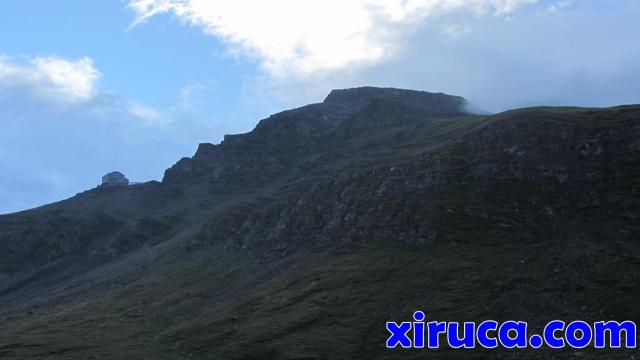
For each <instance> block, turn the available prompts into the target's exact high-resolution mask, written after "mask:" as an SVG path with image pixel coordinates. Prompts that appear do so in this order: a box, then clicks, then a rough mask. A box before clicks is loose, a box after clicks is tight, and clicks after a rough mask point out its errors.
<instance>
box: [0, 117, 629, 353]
mask: <svg viewBox="0 0 640 360" xmlns="http://www.w3.org/2000/svg"><path fill="white" fill-rule="evenodd" d="M638 112H639V110H638V108H625V109H623V110H620V109H612V110H602V111H596V110H593V111H590V110H578V109H529V110H522V111H518V112H512V113H506V114H501V115H498V116H495V117H490V118H464V119H457V120H447V121H433V122H430V123H428V124H425V125H423V126H421V127H418V128H411V129H407V128H404V129H398V130H397V131H396V132H381V133H370V134H368V135H367V136H366V137H365V138H362V139H356V140H354V142H353V145H352V146H353V147H352V148H351V150H348V151H339V150H336V151H334V152H332V153H329V154H327V155H325V156H324V157H323V156H321V157H314V158H309V159H308V160H307V161H306V162H303V163H301V164H299V167H298V170H296V171H297V172H296V173H293V174H292V175H291V177H290V178H289V179H288V180H281V181H280V182H277V183H273V184H271V185H270V186H268V187H266V188H264V189H263V190H262V193H261V194H256V195H251V196H245V197H244V198H242V199H241V200H238V199H229V200H220V203H219V205H217V206H216V207H214V208H211V207H210V208H207V209H205V210H203V212H204V213H209V211H210V214H213V216H212V218H211V220H208V219H209V217H208V216H207V217H206V218H203V219H205V220H202V221H207V223H208V225H206V226H205V227H204V228H203V229H202V230H197V231H196V230H194V228H199V226H186V225H185V226H184V227H182V228H181V229H185V230H183V231H190V232H179V233H177V234H173V238H172V239H169V240H166V241H165V242H163V243H162V244H159V245H157V246H156V247H154V249H156V248H158V249H156V250H154V252H152V256H151V255H147V256H148V258H147V257H144V256H141V255H139V254H137V253H133V255H130V257H129V258H130V259H131V260H130V261H131V262H133V263H136V264H140V263H142V264H143V265H139V268H138V270H136V271H133V272H128V271H126V269H130V267H128V266H125V265H122V266H119V267H117V269H116V270H119V271H115V270H114V271H113V272H107V273H109V274H113V273H116V274H117V276H111V275H110V276H107V277H106V278H104V277H100V276H98V275H95V276H92V275H88V279H89V280H90V281H94V282H95V283H96V284H97V285H96V286H94V287H91V288H89V290H86V289H84V288H83V291H78V292H76V293H74V296H72V297H67V298H64V300H58V301H52V302H49V303H46V304H42V305H39V306H38V307H37V308H33V307H32V306H29V307H28V308H23V309H20V310H18V311H13V310H12V311H11V312H10V313H7V314H5V315H4V318H3V319H0V355H3V356H4V357H6V358H27V357H29V358H37V357H41V358H56V357H57V358H78V359H87V358H96V359H105V358H149V359H162V358H167V359H174V358H203V359H243V358H244V359H261V358H262V359H305V358H307V359H345V358H353V359H371V358H394V357H398V358H405V357H409V358H411V357H415V358H418V357H424V356H427V355H426V354H424V353H422V352H420V351H411V352H400V353H394V352H389V351H387V350H385V349H383V344H384V340H385V338H386V333H385V331H384V322H385V321H388V320H395V321H400V320H405V319H408V317H409V315H410V313H411V312H412V311H413V310H415V309H422V310H424V311H425V312H427V316H428V318H429V319H439V320H459V321H465V320H466V321H470V320H484V319H489V318H492V319H495V320H505V319H510V318H516V319H523V320H528V321H529V322H530V326H533V327H534V328H535V327H536V326H540V325H541V324H543V322H544V321H547V320H551V319H556V318H560V319H567V320H572V319H584V320H599V319H618V320H623V319H631V320H636V321H639V320H640V308H639V307H638V306H637V298H638V290H637V286H636V285H637V281H638V277H637V273H638V270H639V265H640V257H639V255H640V254H639V253H638V251H640V250H638V246H637V245H638V243H637V242H638V240H639V239H640V236H639V232H638V225H637V216H638V211H639V207H638V204H639V202H638V193H637V192H636V190H634V189H638V188H639V184H638V180H637V179H638V177H637V175H639V174H638V157H637V151H638V150H640V149H633V148H632V147H633V146H634V145H633V140H632V139H630V138H629V137H630V136H631V134H630V132H629V131H628V130H629V129H631V128H633V126H636V127H637V124H638V121H639V120H638V119H640V116H638ZM558 124H561V125H562V126H560V130H562V129H565V127H566V128H567V129H573V130H571V131H570V132H569V133H568V134H569V135H567V136H569V138H568V139H566V142H567V144H565V145H566V146H564V145H563V146H559V147H558V148H554V147H553V146H555V145H554V144H556V143H557V142H558V141H559V140H558V139H553V138H549V136H553V135H554V134H558V133H561V131H557V130H558V129H556V128H553V126H556V125H558ZM629 124H631V127H628V126H629ZM603 129H605V130H606V132H607V134H611V136H610V137H609V138H608V139H607V141H606V143H607V144H608V145H606V146H605V148H606V149H608V150H609V151H610V153H609V154H608V155H607V156H605V155H602V156H601V155H596V154H595V153H593V154H590V153H589V151H592V150H587V152H586V155H582V152H581V150H582V148H581V147H580V146H581V145H582V142H583V140H584V141H586V143H587V144H589V141H590V140H593V139H596V140H597V138H598V136H599V134H601V133H602V131H603ZM547 131H549V132H550V133H549V134H546V133H545V132H547ZM616 132H617V133H616ZM506 134H511V136H512V138H510V139H508V141H507V143H505V144H500V143H499V140H500V139H504V138H505V136H506ZM513 144H518V145H519V146H520V149H516V150H513V151H511V149H512V146H511V145H513ZM503 145H504V146H503ZM507 145H509V146H507ZM492 146H493V147H492ZM545 146H551V149H555V150H556V151H555V152H554V153H546V154H543V155H541V156H540V157H539V156H538V154H537V153H535V152H534V153H531V151H532V150H533V149H535V148H537V147H545ZM593 146H595V145H593ZM594 148H595V147H594ZM353 149H357V151H353ZM501 149H502V150H507V151H502V150H501ZM497 150H500V151H497ZM546 150H547V149H545V151H546ZM574 150H575V151H574ZM634 150H635V151H636V153H635V154H634ZM518 151H524V152H525V153H526V152H527V151H528V152H529V155H524V156H523V157H519V156H518V155H517V154H518ZM594 151H595V150H594ZM583 152H584V151H583ZM565 156H566V158H565ZM478 164H490V165H491V166H488V165H487V166H481V167H478V166H477V165H478ZM496 164H502V165H505V166H504V167H503V168H500V167H497V165H496ZM540 164H546V165H547V166H549V167H550V168H551V170H549V169H546V170H545V169H540ZM558 164H560V165H562V166H564V167H566V169H565V170H563V171H566V172H567V173H569V174H578V175H583V173H584V171H586V170H588V172H591V173H594V174H604V175H602V176H600V177H599V176H597V175H594V178H593V179H591V178H585V177H581V176H576V177H575V178H569V180H567V181H565V182H562V181H560V180H559V179H563V178H564V177H563V176H564V175H563V174H564V173H561V174H560V175H558V172H557V171H558V168H554V166H556V165H558ZM558 166H559V165H558ZM392 169H393V170H392ZM531 169H534V170H536V172H530V173H529V172H527V171H529V170H531ZM585 169H586V170H585ZM442 174H444V175H442ZM558 176H560V177H558ZM427 178H428V179H427ZM434 179H436V180H434ZM437 179H441V180H437ZM442 179H444V180H442ZM427 183H429V184H431V185H429V186H425V185H424V184H427ZM420 184H421V185H420ZM605 192H606V193H605ZM301 199H303V200H305V201H306V203H303V204H302V205H296V204H298V203H299V202H300V200H301ZM334 200H335V201H334ZM207 201H212V200H207ZM306 204H308V205H306ZM296 206H297V207H296ZM187 207H188V206H187ZM317 207H321V208H322V210H318V211H317V212H315V210H314V209H315V208H317ZM204 208H206V207H204ZM208 209H211V210H208ZM287 209H289V212H288V211H287ZM291 209H294V210H293V214H291V213H290V212H291V211H292V210H291ZM188 211H194V210H188ZM256 213H257V214H258V215H256ZM335 214H339V215H341V216H339V218H340V219H343V220H340V221H343V223H339V224H337V225H336V224H335V223H334V222H332V221H333V220H335V219H333V218H332V216H333V215H335ZM344 219H353V220H349V221H347V220H344ZM237 224H240V225H237ZM242 224H244V226H245V227H250V228H251V229H250V230H252V231H253V233H251V232H249V233H247V232H246V231H247V230H246V229H245V230H243V229H242ZM310 224H311V225H316V226H317V227H315V228H314V227H310ZM280 226H284V229H280V230H279V228H280ZM408 228H411V229H413V230H412V231H411V232H405V231H404V230H403V229H408ZM222 229H225V230H227V231H230V230H229V229H232V230H234V231H232V232H230V233H226V232H222V233H220V230H222ZM398 229H399V230H398ZM318 234H321V236H319V235H318ZM282 243H284V244H285V245H286V246H282ZM145 251H147V252H150V251H151V250H148V249H147V250H145ZM120 261H122V262H125V260H120ZM98 271H99V270H94V272H95V273H97V272H98ZM69 284H70V283H68V282H63V283H62V284H56V285H55V286H56V287H60V286H69ZM578 353H580V354H582V356H583V357H585V356H594V357H596V356H598V355H602V354H603V353H596V354H593V353H591V352H589V351H567V352H562V353H557V352H553V353H551V352H549V351H544V350H541V351H534V352H525V353H522V352H518V353H511V352H505V351H501V352H487V353H481V354H475V353H472V352H467V351H461V352H460V351H458V352H454V353H453V354H451V353H448V352H447V351H446V350H442V351H439V352H437V353H436V354H435V355H436V356H437V357H442V358H451V357H452V356H453V355H455V357H460V358H478V357H482V356H485V357H487V358H495V357H503V358H522V357H528V358H539V357H550V356H553V357H554V358H564V357H567V358H573V357H575V356H576V354H578ZM629 354H630V353H628V352H614V353H611V354H610V357H611V358H628V357H629Z"/></svg>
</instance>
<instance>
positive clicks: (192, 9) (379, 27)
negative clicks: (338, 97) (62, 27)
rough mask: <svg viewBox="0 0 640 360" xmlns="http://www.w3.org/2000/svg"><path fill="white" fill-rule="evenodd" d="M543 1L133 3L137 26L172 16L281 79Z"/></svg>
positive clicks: (371, 59) (367, 60)
mask: <svg viewBox="0 0 640 360" xmlns="http://www.w3.org/2000/svg"><path fill="white" fill-rule="evenodd" d="M537 1H538V0H350V1H343V0H315V1H300V0H273V1H249V0H245V1H241V0H218V1H209V0H130V1H129V7H130V9H132V10H133V11H134V13H135V14H136V19H135V20H134V22H133V23H132V26H135V25H137V24H140V23H142V22H144V21H146V20H147V19H148V18H150V17H152V16H155V15H158V14H162V13H171V14H174V15H175V16H177V17H178V18H180V19H182V20H184V21H186V22H187V23H188V24H190V25H193V26H197V27H200V28H202V29H203V31H204V32H206V33H207V34H210V35H213V36H216V37H218V38H220V39H222V40H223V41H224V42H226V43H227V45H228V46H229V49H230V50H231V51H233V52H241V53H243V54H249V55H250V56H253V57H255V58H257V59H258V60H259V61H260V62H261V64H262V65H263V66H264V68H265V69H266V70H267V71H268V72H269V74H271V75H274V76H276V77H287V76H291V75H309V74H317V73H318V72H324V73H326V72H332V71H336V70H341V69H345V68H349V67H353V66H363V65H373V64H377V63H380V62H382V61H384V60H387V59H389V58H392V57H394V55H395V54H397V52H398V51H399V50H400V49H401V47H402V42H403V40H404V39H405V38H407V37H408V36H410V35H411V34H412V33H413V32H414V31H415V30H417V29H418V28H419V27H420V26H421V25H422V24H423V23H424V22H425V20H427V19H431V18H435V17H439V16H443V15H447V14H451V13H455V12H467V13H472V14H474V15H477V16H483V15H487V14H494V15H497V16H502V15H508V14H510V13H512V12H514V11H515V10H517V9H518V8H520V7H522V6H524V5H527V4H532V3H536V2H537Z"/></svg>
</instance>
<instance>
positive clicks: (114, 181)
mask: <svg viewBox="0 0 640 360" xmlns="http://www.w3.org/2000/svg"><path fill="white" fill-rule="evenodd" d="M117 185H129V179H127V177H126V176H124V174H123V173H121V172H119V171H113V172H110V173H108V174H106V175H105V176H103V177H102V185H100V186H117Z"/></svg>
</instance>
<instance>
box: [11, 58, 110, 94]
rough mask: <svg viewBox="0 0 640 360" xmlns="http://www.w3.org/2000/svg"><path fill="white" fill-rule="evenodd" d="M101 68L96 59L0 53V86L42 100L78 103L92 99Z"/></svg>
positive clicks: (95, 91)
mask: <svg viewBox="0 0 640 360" xmlns="http://www.w3.org/2000/svg"><path fill="white" fill-rule="evenodd" d="M100 76H101V73H100V71H99V70H98V69H97V68H96V67H95V66H94V65H93V60H92V59H91V58H88V57H83V58H80V59H77V60H69V59H65V58H61V57H58V56H47V57H36V58H33V59H29V60H28V61H26V62H16V61H12V60H11V59H10V58H9V57H6V56H0V89H9V90H12V91H13V92H26V93H27V94H28V95H30V96H32V97H35V98H37V99H39V100H42V101H47V102H54V103H60V104H75V103H80V102H85V101H88V100H90V99H92V98H93V97H94V96H95V95H96V93H97V90H96V86H97V82H98V80H99V79H100Z"/></svg>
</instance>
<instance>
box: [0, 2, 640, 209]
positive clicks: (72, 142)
mask: <svg viewBox="0 0 640 360" xmlns="http://www.w3.org/2000/svg"><path fill="white" fill-rule="evenodd" d="M638 18H640V2H639V1H637V0H615V1H613V0H573V1H571V0H340V1H338V0H322V1H319V0H306V1H301V0H271V1H265V0H217V1H209V0H120V1H118V0H112V1H85V0H59V1H55V0H52V1H39V0H5V1H3V2H2V4H1V5H0V214H2V213H10V212H15V211H21V210H25V209H29V208H32V207H36V206H39V205H43V204H46V203H50V202H53V201H59V200H62V199H64V198H68V197H70V196H73V195H74V194H76V193H78V192H82V191H84V190H87V189H90V188H93V187H95V186H96V185H97V184H99V183H100V179H101V177H102V175H104V174H105V173H107V172H110V171H113V170H119V171H121V172H123V173H124V174H125V175H127V177H128V178H129V179H130V180H131V181H136V182H142V181H149V180H160V179H161V178H162V174H163V172H164V170H165V169H166V168H168V167H170V166H171V165H172V164H174V163H175V162H176V161H177V160H179V159H180V158H181V157H185V156H191V155H192V154H193V153H194V152H195V149H196V148H197V144H198V143H200V142H212V143H218V142H219V141H220V140H221V139H222V137H223V136H224V135H225V134H233V133H242V132H247V131H250V130H251V129H252V128H253V127H254V126H255V124H256V123H257V122H258V121H259V120H260V119H262V118H265V117H267V116H268V115H270V114H272V113H276V112H279V111H281V110H284V109H287V108H292V107H296V106H301V105H304V104H307V103H313V102H320V101H322V99H323V98H324V97H325V96H326V95H327V94H328V92H329V91H330V90H331V89H334V88H345V87H355V86H363V85H373V86H391V87H400V88H410V89H417V90H426V91H433V92H446V93H450V94H454V95H460V96H464V97H466V98H467V99H468V100H469V101H470V102H472V103H473V104H474V105H475V106H476V107H478V108H481V109H484V110H486V111H489V112H499V111H503V110H507V109H512V108H518V107H525V106H534V105H578V106H598V107H600V106H612V105H619V104H630V103H640V61H638V59H640V41H638V39H640V22H638V21H637V19H638Z"/></svg>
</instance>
